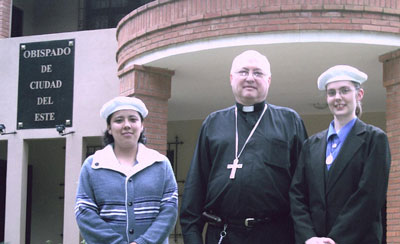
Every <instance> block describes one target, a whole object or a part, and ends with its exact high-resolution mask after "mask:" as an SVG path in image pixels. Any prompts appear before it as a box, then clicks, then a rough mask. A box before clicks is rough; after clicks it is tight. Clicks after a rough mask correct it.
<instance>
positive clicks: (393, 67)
mask: <svg viewBox="0 0 400 244" xmlns="http://www.w3.org/2000/svg"><path fill="white" fill-rule="evenodd" d="M379 61H380V62H382V63H383V86H384V87H385V88H386V132H387V135H388V138H389V144H390V150H391V153H392V165H391V169H390V176H389V189H388V194H387V232H386V236H387V243H400V49H398V50H396V51H393V52H390V53H386V54H384V55H382V56H380V57H379Z"/></svg>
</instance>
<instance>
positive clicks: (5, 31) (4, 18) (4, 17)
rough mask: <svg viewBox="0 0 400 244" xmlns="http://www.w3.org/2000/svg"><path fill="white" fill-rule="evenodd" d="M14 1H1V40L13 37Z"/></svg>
mask: <svg viewBox="0 0 400 244" xmlns="http://www.w3.org/2000/svg"><path fill="white" fill-rule="evenodd" d="M11 9H12V0H0V38H9V37H10V35H11Z"/></svg>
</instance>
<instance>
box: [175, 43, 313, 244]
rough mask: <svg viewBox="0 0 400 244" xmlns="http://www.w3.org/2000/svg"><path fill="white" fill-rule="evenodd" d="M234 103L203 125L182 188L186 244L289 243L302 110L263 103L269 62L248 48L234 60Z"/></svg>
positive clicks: (302, 134) (304, 134)
mask: <svg viewBox="0 0 400 244" xmlns="http://www.w3.org/2000/svg"><path fill="white" fill-rule="evenodd" d="M230 83H231V86H232V91H233V95H234V97H235V100H236V105H234V106H232V107H229V108H226V109H223V110H219V111H217V112H214V113H212V114H210V115H209V116H208V117H207V118H206V119H205V121H204V122H203V124H202V127H201V130H200V135H199V138H198V142H197V146H196V148H195V152H194V155H193V159H192V163H191V167H190V170H189V173H188V176H187V180H186V183H185V189H184V193H183V200H182V207H181V214H180V222H181V226H182V232H183V238H184V242H185V243H186V244H201V243H203V236H202V232H203V228H204V226H205V224H206V223H208V225H207V226H208V227H207V233H206V243H210V244H214V243H215V244H217V243H222V244H229V243H243V244H257V243H273V244H280V243H282V244H292V243H294V236H293V226H292V221H291V218H290V215H289V214H290V209H289V195H288V192H289V187H290V183H291V179H292V175H293V172H294V169H295V167H296V164H297V159H298V156H299V153H300V150H301V146H302V143H303V141H304V140H305V139H306V138H307V132H306V130H305V127H304V124H303V121H302V120H301V118H300V116H299V115H298V114H297V113H296V112H295V111H293V110H291V109H289V108H284V107H279V106H275V105H272V104H268V103H267V102H266V101H265V100H266V98H267V94H268V89H269V86H270V83H271V72H270V64H269V62H268V59H267V58H266V57H265V56H263V55H261V54H260V53H258V52H256V51H253V50H248V51H245V52H243V53H242V54H240V55H239V56H237V57H236V58H235V59H234V60H233V62H232V68H231V73H230Z"/></svg>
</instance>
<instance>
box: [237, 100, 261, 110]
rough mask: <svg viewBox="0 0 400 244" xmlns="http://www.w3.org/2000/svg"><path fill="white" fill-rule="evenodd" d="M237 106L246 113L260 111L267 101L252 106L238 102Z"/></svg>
mask: <svg viewBox="0 0 400 244" xmlns="http://www.w3.org/2000/svg"><path fill="white" fill-rule="evenodd" d="M236 106H237V108H238V110H239V111H241V112H244V113H249V112H259V111H262V110H263V109H264V106H265V101H262V102H260V103H256V104H253V105H250V106H244V105H243V104H240V103H236Z"/></svg>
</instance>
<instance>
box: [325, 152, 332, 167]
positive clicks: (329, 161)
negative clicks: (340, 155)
mask: <svg viewBox="0 0 400 244" xmlns="http://www.w3.org/2000/svg"><path fill="white" fill-rule="evenodd" d="M332 162H333V156H332V153H330V154H329V155H328V157H326V160H325V163H326V165H331V164H332Z"/></svg>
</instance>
